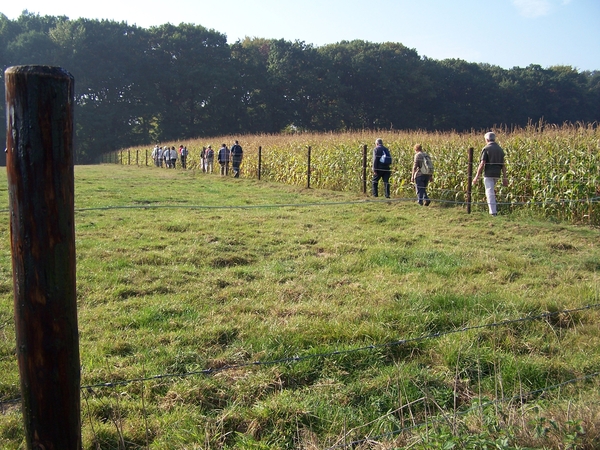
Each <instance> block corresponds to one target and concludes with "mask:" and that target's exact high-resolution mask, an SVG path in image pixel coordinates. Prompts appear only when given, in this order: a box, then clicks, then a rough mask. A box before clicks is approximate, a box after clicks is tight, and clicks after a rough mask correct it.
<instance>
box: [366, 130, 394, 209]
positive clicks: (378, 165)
mask: <svg viewBox="0 0 600 450" xmlns="http://www.w3.org/2000/svg"><path fill="white" fill-rule="evenodd" d="M391 165H392V155H391V153H390V151H389V149H388V148H387V147H385V146H384V145H383V140H382V139H380V138H378V139H377V140H375V148H374V149H373V181H372V184H371V193H372V194H373V197H378V196H379V180H383V188H384V192H385V198H390V175H391V173H392V171H391Z"/></svg>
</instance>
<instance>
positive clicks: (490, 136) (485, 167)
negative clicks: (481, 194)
mask: <svg viewBox="0 0 600 450" xmlns="http://www.w3.org/2000/svg"><path fill="white" fill-rule="evenodd" d="M485 144H486V145H485V147H483V150H481V157H480V163H479V167H477V174H476V175H475V178H473V185H475V183H477V181H478V180H479V177H480V176H481V173H482V172H483V184H484V186H485V197H486V198H487V204H488V209H489V212H490V214H491V215H492V216H496V215H497V214H498V211H497V205H496V191H495V188H496V182H497V181H498V179H499V178H500V175H502V185H503V186H508V178H506V165H505V164H504V150H502V147H500V146H499V145H498V144H497V143H496V135H495V134H494V133H493V132H491V131H490V132H488V133H485Z"/></svg>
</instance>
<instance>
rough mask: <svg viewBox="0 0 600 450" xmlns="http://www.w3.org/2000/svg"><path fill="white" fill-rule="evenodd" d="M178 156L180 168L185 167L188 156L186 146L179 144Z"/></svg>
mask: <svg viewBox="0 0 600 450" xmlns="http://www.w3.org/2000/svg"><path fill="white" fill-rule="evenodd" d="M179 157H180V158H181V168H182V169H186V168H187V157H188V149H187V147H185V146H183V145H180V146H179Z"/></svg>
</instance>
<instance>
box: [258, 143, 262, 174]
mask: <svg viewBox="0 0 600 450" xmlns="http://www.w3.org/2000/svg"><path fill="white" fill-rule="evenodd" d="M261 169H262V147H261V146H260V145H259V146H258V180H259V181H260V172H261Z"/></svg>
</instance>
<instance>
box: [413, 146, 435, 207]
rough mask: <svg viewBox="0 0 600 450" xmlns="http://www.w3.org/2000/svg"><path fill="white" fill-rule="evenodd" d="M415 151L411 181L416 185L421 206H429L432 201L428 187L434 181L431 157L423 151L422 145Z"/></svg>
mask: <svg viewBox="0 0 600 450" xmlns="http://www.w3.org/2000/svg"><path fill="white" fill-rule="evenodd" d="M414 150H415V157H414V161H413V170H412V175H411V177H410V181H411V182H413V183H415V188H416V190H417V202H419V205H424V206H429V204H430V203H431V200H430V199H429V197H428V196H427V185H428V184H429V182H430V181H432V180H433V164H432V163H431V158H430V157H429V155H428V154H427V153H425V152H424V151H423V147H422V146H421V144H417V145H415V146H414Z"/></svg>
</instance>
